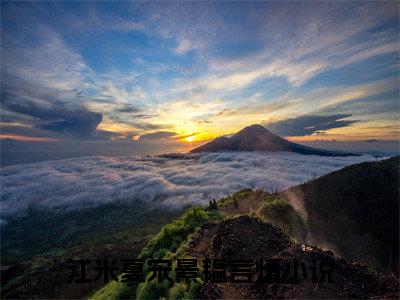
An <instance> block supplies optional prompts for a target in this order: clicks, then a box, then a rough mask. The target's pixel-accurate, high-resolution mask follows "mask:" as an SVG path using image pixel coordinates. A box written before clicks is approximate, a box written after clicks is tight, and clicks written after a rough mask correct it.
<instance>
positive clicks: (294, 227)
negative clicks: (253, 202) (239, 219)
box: [258, 198, 308, 242]
mask: <svg viewBox="0 0 400 300" xmlns="http://www.w3.org/2000/svg"><path fill="white" fill-rule="evenodd" d="M258 215H259V216H260V217H261V219H263V220H264V221H266V222H268V223H271V224H272V225H275V226H277V227H280V228H281V229H282V230H283V231H284V232H285V233H286V234H287V235H288V236H290V237H292V238H294V239H295V240H296V241H297V242H304V241H305V239H306V236H307V232H308V227H307V224H306V222H305V221H304V220H303V218H302V217H301V216H300V214H299V213H298V212H297V211H296V210H295V209H294V208H293V207H292V206H291V205H290V204H289V203H288V202H287V201H285V200H282V199H280V198H275V199H274V200H270V201H268V202H265V203H264V204H263V205H262V206H261V207H260V209H259V211H258Z"/></svg>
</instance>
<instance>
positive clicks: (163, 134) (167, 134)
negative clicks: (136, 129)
mask: <svg viewBox="0 0 400 300" xmlns="http://www.w3.org/2000/svg"><path fill="white" fill-rule="evenodd" d="M176 135H177V133H176V132H172V131H156V132H152V133H147V134H143V135H141V136H140V138H139V140H163V139H168V138H172V137H174V136H176Z"/></svg>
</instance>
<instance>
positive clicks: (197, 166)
mask: <svg viewBox="0 0 400 300" xmlns="http://www.w3.org/2000/svg"><path fill="white" fill-rule="evenodd" d="M371 160H374V158H373V157H372V156H368V155H365V156H349V157H321V156H314V155H300V154H293V153H286V152H279V153H278V152H275V153H269V152H262V153H258V152H226V153H209V154H191V155H186V156H178V158H171V157H165V156H124V157H113V158H111V157H102V156H97V157H86V158H74V159H66V160H58V161H48V162H42V163H32V164H22V165H13V166H7V167H4V168H2V169H1V202H0V209H1V218H2V219H3V220H2V221H3V222H4V221H5V220H6V219H7V217H10V216H13V215H15V214H21V213H24V212H26V211H27V209H28V208H29V207H35V208H43V207H45V208H60V209H66V210H71V209H81V208H87V207H92V206H98V205H100V204H104V203H110V202H113V201H127V202H129V201H137V199H140V200H143V201H155V200H158V201H162V203H163V204H165V205H166V206H168V207H182V206H183V205H192V204H206V203H208V200H210V199H213V198H219V197H222V196H226V195H229V194H231V193H233V192H235V191H237V190H239V189H242V188H247V187H250V188H263V189H266V190H270V191H271V190H277V189H283V188H287V187H290V186H293V185H296V184H299V183H301V182H303V181H306V180H308V179H310V178H312V177H313V176H314V175H315V176H317V177H318V176H321V175H324V174H327V173H329V172H332V171H335V170H338V169H340V168H343V167H345V166H348V165H351V164H355V163H359V162H363V161H371Z"/></svg>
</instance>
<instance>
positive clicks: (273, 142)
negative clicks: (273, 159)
mask: <svg viewBox="0 0 400 300" xmlns="http://www.w3.org/2000/svg"><path fill="white" fill-rule="evenodd" d="M218 151H288V152H295V153H300V154H309V155H321V156H348V155H354V154H351V153H342V152H334V151H328V150H320V149H315V148H311V147H306V146H302V145H299V144H296V143H292V142H289V141H287V140H285V139H283V138H281V137H279V136H278V135H276V134H273V133H272V132H270V131H269V130H267V129H266V128H265V127H263V126H261V125H257V124H254V125H251V126H247V127H245V128H243V129H242V130H240V131H239V132H238V133H236V134H234V135H233V136H231V137H230V138H228V137H219V138H216V139H215V140H213V141H211V142H209V143H207V144H205V145H202V146H200V147H198V148H195V149H193V150H191V151H190V152H191V153H199V152H218Z"/></svg>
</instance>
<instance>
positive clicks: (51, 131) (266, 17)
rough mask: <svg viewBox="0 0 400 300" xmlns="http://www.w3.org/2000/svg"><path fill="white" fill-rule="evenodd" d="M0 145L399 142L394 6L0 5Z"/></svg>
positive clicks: (381, 3) (396, 15) (396, 14)
mask: <svg viewBox="0 0 400 300" xmlns="http://www.w3.org/2000/svg"><path fill="white" fill-rule="evenodd" d="M1 79H2V80H1V122H0V128H1V137H2V138H3V139H6V138H8V139H12V140H16V141H34V142H39V143H40V142H43V143H48V142H54V143H60V142H75V143H87V142H102V143H103V142H104V143H131V144H146V143H148V144H152V143H153V144H154V145H156V146H157V147H163V145H175V144H176V145H182V146H184V147H186V148H190V147H193V146H195V145H199V144H202V143H204V142H205V141H208V140H210V139H213V138H215V137H218V136H221V135H230V134H232V133H235V132H236V131H238V130H240V129H241V128H243V127H245V126H248V125H251V124H262V125H264V126H265V127H266V128H267V129H270V130H271V131H273V132H275V133H277V134H279V135H281V136H283V137H286V138H288V139H289V140H292V141H298V142H307V141H314V140H321V139H322V140H326V141H332V140H335V141H347V142H349V141H375V140H388V141H389V140H391V141H393V140H398V139H399V133H400V131H399V4H398V2H395V1H392V2H390V1H379V2H367V1H357V2H351V1H337V2H334V1H331V2H325V1H318V2H310V1H309V2H277V1H270V2H268V1H267V2H258V1H257V2H240V1H236V2H208V1H207V2H192V1H190V2H149V1H144V2H112V3H111V2H103V1H101V2H100V1H99V2H89V1H87V2H86V1H85V2H83V1H77V2H75V1H68V2H45V1H40V2H16V1H13V2H6V1H2V2H1Z"/></svg>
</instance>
